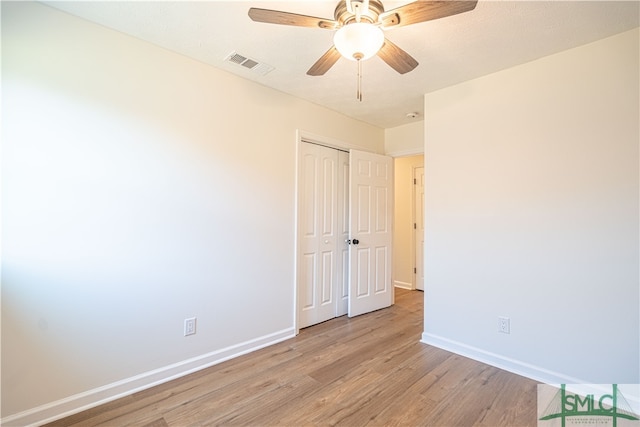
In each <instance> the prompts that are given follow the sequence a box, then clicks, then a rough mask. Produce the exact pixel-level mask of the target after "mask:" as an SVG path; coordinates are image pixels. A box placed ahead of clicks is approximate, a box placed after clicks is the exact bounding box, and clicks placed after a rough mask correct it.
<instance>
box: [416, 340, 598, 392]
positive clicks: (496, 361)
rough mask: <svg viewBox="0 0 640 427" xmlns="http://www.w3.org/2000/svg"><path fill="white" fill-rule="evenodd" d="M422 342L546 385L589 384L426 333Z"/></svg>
mask: <svg viewBox="0 0 640 427" xmlns="http://www.w3.org/2000/svg"><path fill="white" fill-rule="evenodd" d="M420 342H422V343H424V344H429V345H432V346H434V347H438V348H441V349H443V350H447V351H450V352H452V353H456V354H459V355H461V356H465V357H468V358H470V359H473V360H477V361H478V362H482V363H486V364H487V365H491V366H495V367H496V368H500V369H504V370H505V371H509V372H512V373H514V374H517V375H521V376H523V377H527V378H530V379H532V380H534V381H538V382H541V383H545V384H584V383H586V382H587V381H583V380H580V379H577V378H573V377H570V376H568V375H564V374H561V373H558V372H553V371H550V370H548V369H545V368H541V367H539V366H534V365H531V364H529V363H526V362H522V361H520V360H516V359H511V358H509V357H506V356H502V355H500V354H496V353H491V352H489V351H485V350H482V349H480V348H477V347H473V346H470V345H467V344H464V343H461V342H458V341H453V340H450V339H448V338H444V337H441V336H438V335H434V334H428V333H426V332H424V333H423V334H422V339H421V340H420Z"/></svg>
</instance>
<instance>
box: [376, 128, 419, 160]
mask: <svg viewBox="0 0 640 427" xmlns="http://www.w3.org/2000/svg"><path fill="white" fill-rule="evenodd" d="M384 152H385V154H386V155H388V156H392V157H399V156H411V155H415V154H422V153H423V152H424V122H423V121H422V120H419V121H416V122H413V123H409V124H406V125H402V126H396V127H394V128H389V129H385V130H384Z"/></svg>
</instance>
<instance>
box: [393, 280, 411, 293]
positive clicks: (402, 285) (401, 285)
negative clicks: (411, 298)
mask: <svg viewBox="0 0 640 427" xmlns="http://www.w3.org/2000/svg"><path fill="white" fill-rule="evenodd" d="M393 286H395V287H396V288H401V289H408V290H410V291H412V290H413V289H414V287H413V283H407V282H401V281H400V280H394V281H393Z"/></svg>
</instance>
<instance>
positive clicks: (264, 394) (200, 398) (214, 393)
mask: <svg viewBox="0 0 640 427" xmlns="http://www.w3.org/2000/svg"><path fill="white" fill-rule="evenodd" d="M422 298H423V294H422V293H421V292H419V291H405V290H402V289H397V290H396V303H395V305H394V306H392V307H390V308H388V309H384V310H379V311H376V312H374V313H369V314H366V315H363V316H359V317H356V318H353V319H349V318H347V317H346V316H345V317H340V318H337V319H333V320H330V321H328V322H325V323H322V324H319V325H316V326H312V327H310V328H307V329H304V330H302V331H301V332H300V334H299V335H298V336H297V337H296V338H293V339H290V340H287V341H284V342H282V343H280V344H276V345H274V346H271V347H268V348H265V349H262V350H259V351H257V352H254V353H251V354H248V355H245V356H241V357H238V358H236V359H233V360H230V361H227V362H224V363H221V364H219V365H216V366H213V367H211V368H208V369H205V370H202V371H199V372H197V373H194V374H191V375H189V376H186V377H183V378H180V379H177V380H174V381H171V382H169V383H166V384H163V385H160V386H157V387H154V388H152V389H149V390H145V391H142V392H139V393H136V394H134V395H131V396H128V397H125V398H122V399H119V400H117V401H114V402H111V403H108V404H105V405H102V406H100V407H97V408H94V409H90V410H88V411H85V412H82V413H79V414H76V415H73V416H71V417H68V418H65V419H62V420H60V421H57V422H55V423H52V424H51V425H55V426H62V425H64V426H129V425H136V426H148V427H151V426H153V427H161V426H200V425H244V426H269V425H286V426H307V425H342V426H364V425H376V426H382V425H385V426H387V425H389V426H391V425H405V426H487V427H489V426H490V427H497V426H535V425H536V384H537V383H536V382H535V381H532V380H529V379H526V378H523V377H520V376H518V375H514V374H511V373H508V372H505V371H502V370H500V369H497V368H494V367H491V366H488V365H485V364H483V363H479V362H476V361H473V360H470V359H467V358H465V357H461V356H458V355H455V354H452V353H449V352H446V351H444V350H440V349H438V348H435V347H431V346H428V345H425V344H421V343H420V342H419V339H420V336H421V333H422V330H423V328H422V322H423V315H422Z"/></svg>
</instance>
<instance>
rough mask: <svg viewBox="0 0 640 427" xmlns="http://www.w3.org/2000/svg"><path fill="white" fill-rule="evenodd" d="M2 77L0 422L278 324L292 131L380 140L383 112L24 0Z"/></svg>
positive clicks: (168, 370) (265, 333)
mask: <svg viewBox="0 0 640 427" xmlns="http://www.w3.org/2000/svg"><path fill="white" fill-rule="evenodd" d="M2 90H3V93H2V102H3V108H2V122H3V126H2V141H3V158H2V180H3V188H2V190H3V192H2V203H3V217H2V227H3V234H2V250H3V253H2V416H3V417H4V418H3V425H12V424H24V423H27V422H34V421H35V422H38V421H41V420H42V419H44V418H47V417H55V416H58V415H60V414H61V412H63V411H67V410H69V411H74V410H77V409H78V408H79V407H80V406H82V405H85V404H86V405H93V404H95V403H96V402H97V401H99V400H100V399H110V398H112V397H114V396H115V395H117V394H118V393H127V392H130V391H131V390H133V389H135V388H136V387H145V386H148V385H149V384H150V383H153V382H154V381H163V380H166V379H167V378H168V377H170V376H172V375H180V374H182V373H184V372H186V371H188V370H190V369H197V368H199V367H202V366H204V365H206V364H208V363H215V362H217V361H219V360H221V359H223V358H225V357H231V356H233V355H235V354H238V353H240V352H242V351H247V350H250V349H252V348H256V347H259V346H262V345H266V344H268V343H270V342H274V341H277V340H281V339H284V338H286V337H288V336H291V334H293V333H294V243H295V242H294V241H295V239H294V230H295V158H296V157H295V147H296V130H297V129H304V130H306V131H308V132H311V133H314V134H317V135H323V136H326V137H328V138H333V139H336V140H340V141H344V142H346V143H348V144H351V145H355V146H359V147H362V149H365V150H371V151H377V152H383V150H384V132H383V130H382V129H379V128H376V127H373V126H369V125H366V124H364V123H362V122H358V121H355V120H352V119H349V118H347V117H345V116H342V115H339V114H337V113H334V112H331V111H329V110H326V109H323V108H321V107H318V106H316V105H313V104H310V103H307V102H304V101H302V100H299V99H296V98H293V97H291V96H288V95H285V94H282V93H280V92H276V91H273V90H270V89H267V88H266V87H264V86H261V85H258V84H255V83H251V82H249V81H246V80H243V79H240V78H238V77H235V76H233V75H231V74H228V73H225V72H222V71H219V70H216V69H214V68H212V67H209V66H206V65H204V64H202V63H199V62H196V61H193V60H190V59H188V58H186V57H183V56H180V55H177V54H174V53H171V52H169V51H166V50H163V49H160V48H158V47H155V46H153V45H150V44H147V43H144V42H141V41H139V40H136V39H133V38H130V37H128V36H125V35H123V34H120V33H117V32H115V31H111V30H108V29H105V28H103V27H100V26H97V25H94V24H91V23H89V22H86V21H83V20H80V19H77V18H74V17H72V16H70V15H66V14H63V13H61V12H58V11H56V10H53V9H50V8H48V7H46V6H42V5H40V4H36V3H22V2H15V3H14V2H3V3H2ZM190 316H197V318H198V323H197V334H196V335H195V336H190V337H187V338H185V337H183V334H182V327H183V320H184V319H185V318H186V317H190ZM67 398H69V399H67ZM61 399H66V400H61Z"/></svg>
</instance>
